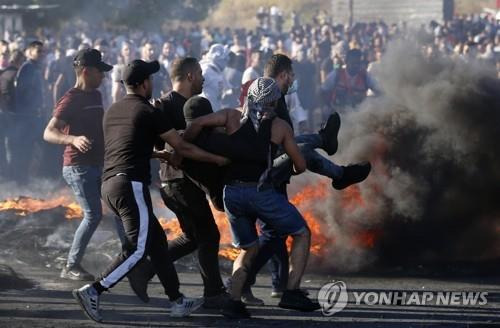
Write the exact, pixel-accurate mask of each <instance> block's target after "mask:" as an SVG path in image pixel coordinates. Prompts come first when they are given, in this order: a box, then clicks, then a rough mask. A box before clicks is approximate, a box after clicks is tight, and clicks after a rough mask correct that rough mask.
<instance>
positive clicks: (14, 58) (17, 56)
mask: <svg viewBox="0 0 500 328" xmlns="http://www.w3.org/2000/svg"><path fill="white" fill-rule="evenodd" d="M21 60H24V54H23V52H22V51H21V50H14V51H12V52H11V53H10V56H9V62H11V63H17V62H20V61H21Z"/></svg>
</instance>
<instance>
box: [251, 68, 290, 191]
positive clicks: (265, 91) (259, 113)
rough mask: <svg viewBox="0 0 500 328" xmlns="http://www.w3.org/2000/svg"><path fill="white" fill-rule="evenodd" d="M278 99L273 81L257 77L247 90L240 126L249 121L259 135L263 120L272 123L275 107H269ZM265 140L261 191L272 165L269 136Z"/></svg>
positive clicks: (279, 95)
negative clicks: (265, 158)
mask: <svg viewBox="0 0 500 328" xmlns="http://www.w3.org/2000/svg"><path fill="white" fill-rule="evenodd" d="M280 98H281V90H280V88H279V87H278V84H277V83H276V81H275V80H274V79H271V78H269V77H259V78H258V79H256V80H255V81H253V82H252V84H251V85H250V87H249V88H248V95H247V99H246V100H245V104H244V108H243V118H242V124H243V123H245V122H247V121H248V120H249V119H250V120H251V122H252V125H253V127H254V129H255V131H256V132H257V134H258V135H260V133H259V132H260V129H261V127H262V123H263V122H264V121H265V120H271V121H272V119H273V118H274V117H275V116H276V113H275V111H274V109H275V106H270V105H271V104H272V103H273V102H275V101H276V100H278V99H280ZM271 121H268V122H269V124H271ZM268 128H269V129H270V126H268ZM266 130H267V129H266V128H264V129H263V131H264V132H263V134H264V135H266V134H267V133H270V130H267V133H266V132H265V131H266ZM267 138H268V139H269V140H268V141H269V148H268V153H267V168H266V170H265V171H264V172H263V173H262V175H261V176H260V178H259V181H258V184H257V190H261V188H262V186H263V185H264V183H266V182H267V181H268V178H269V173H270V171H271V169H272V164H273V160H272V152H271V140H270V138H271V135H270V134H269V135H267Z"/></svg>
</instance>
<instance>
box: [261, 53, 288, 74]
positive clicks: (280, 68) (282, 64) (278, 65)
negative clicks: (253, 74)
mask: <svg viewBox="0 0 500 328" xmlns="http://www.w3.org/2000/svg"><path fill="white" fill-rule="evenodd" d="M291 70H292V60H291V59H290V58H288V56H285V55H282V54H276V55H272V56H271V58H269V60H268V61H267V63H266V66H265V67H264V76H265V77H272V78H276V77H277V76H278V75H279V74H280V73H281V72H289V71H291Z"/></svg>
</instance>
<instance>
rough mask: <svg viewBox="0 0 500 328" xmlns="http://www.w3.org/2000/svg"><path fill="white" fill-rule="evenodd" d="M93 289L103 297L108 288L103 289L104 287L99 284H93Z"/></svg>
mask: <svg viewBox="0 0 500 328" xmlns="http://www.w3.org/2000/svg"><path fill="white" fill-rule="evenodd" d="M92 287H94V289H95V290H96V291H97V294H99V295H101V294H102V293H103V292H104V291H105V290H107V288H104V287H102V285H101V284H100V283H99V282H94V283H93V284H92Z"/></svg>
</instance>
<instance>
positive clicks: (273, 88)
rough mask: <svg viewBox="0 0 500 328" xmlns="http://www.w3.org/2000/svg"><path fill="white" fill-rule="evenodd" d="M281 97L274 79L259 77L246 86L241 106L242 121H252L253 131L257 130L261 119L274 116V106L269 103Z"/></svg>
mask: <svg viewBox="0 0 500 328" xmlns="http://www.w3.org/2000/svg"><path fill="white" fill-rule="evenodd" d="M280 98H281V90H280V88H279V87H278V84H277V83H276V81H275V80H274V79H272V78H269V77H259V78H258V79H256V80H255V81H253V82H252V84H251V85H250V87H249V88H248V94H247V98H246V100H245V104H244V106H243V122H246V121H247V120H248V119H250V120H251V121H252V124H253V126H254V128H255V131H257V132H258V131H259V128H260V125H261V122H262V120H264V119H266V118H272V117H274V115H275V113H274V107H272V106H269V104H271V103H273V102H275V101H276V100H278V99H280Z"/></svg>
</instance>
